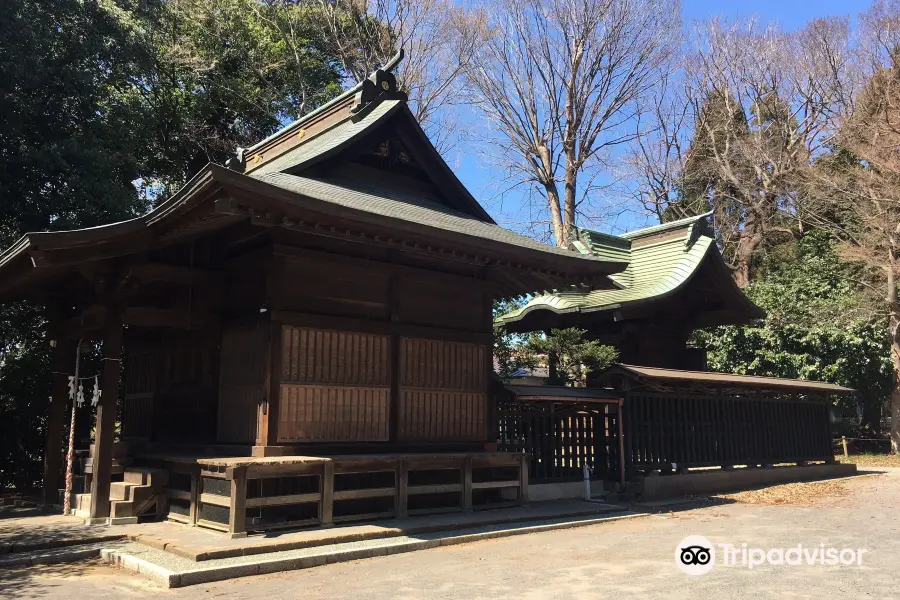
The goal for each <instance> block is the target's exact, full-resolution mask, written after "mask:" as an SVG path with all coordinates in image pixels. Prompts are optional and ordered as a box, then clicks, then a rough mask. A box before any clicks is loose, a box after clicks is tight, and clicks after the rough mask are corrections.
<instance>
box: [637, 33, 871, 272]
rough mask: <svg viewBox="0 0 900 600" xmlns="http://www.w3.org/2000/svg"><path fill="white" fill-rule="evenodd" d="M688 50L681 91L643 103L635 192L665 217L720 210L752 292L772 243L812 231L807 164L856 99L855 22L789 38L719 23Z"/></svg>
mask: <svg viewBox="0 0 900 600" xmlns="http://www.w3.org/2000/svg"><path fill="white" fill-rule="evenodd" d="M691 44H692V46H693V48H692V50H691V51H690V52H689V54H688V56H687V57H686V59H685V65H684V71H683V73H684V79H683V82H682V81H679V80H678V75H677V74H675V75H672V76H670V78H671V79H673V80H674V81H675V82H676V84H675V85H669V86H667V87H665V88H662V89H657V90H656V94H655V97H654V98H653V99H652V101H646V102H645V103H644V104H643V106H644V110H643V111H642V112H641V116H642V117H643V119H642V120H641V121H638V123H639V125H642V126H643V129H642V130H639V132H638V135H637V136H636V138H635V143H634V144H633V145H632V146H633V148H632V152H631V154H630V161H629V162H630V164H631V165H632V168H633V169H634V171H633V172H634V174H635V175H636V180H637V181H638V186H637V190H636V194H637V195H638V197H640V198H641V199H642V202H643V204H644V206H645V207H648V208H649V209H650V210H653V212H655V213H657V214H658V215H660V216H661V217H665V218H669V217H679V216H685V215H686V214H689V213H697V212H700V211H705V210H709V209H712V210H713V211H714V215H715V219H716V225H717V228H718V230H719V233H720V236H721V239H722V243H723V253H724V255H725V257H726V259H727V260H728V261H729V265H730V266H731V268H732V274H733V276H734V279H735V281H736V282H737V284H738V285H739V286H741V287H744V286H746V285H747V284H748V283H749V281H750V272H751V266H752V262H753V257H754V254H755V253H756V252H757V251H758V249H759V248H760V247H761V245H762V244H763V243H764V241H766V240H767V239H769V238H770V237H771V236H773V235H777V234H782V235H784V234H796V233H798V232H799V231H801V230H802V228H803V227H804V219H805V218H806V215H805V211H806V209H805V205H804V202H803V200H804V198H805V195H804V193H803V189H804V185H805V178H806V176H807V170H808V168H809V165H810V162H811V161H812V160H813V159H814V158H815V157H816V156H817V155H819V154H820V153H821V152H822V151H823V149H825V148H827V147H828V144H829V143H830V141H831V140H832V139H833V136H834V134H835V131H836V129H837V123H838V122H839V117H840V115H841V114H842V113H843V112H844V110H845V109H846V107H847V106H848V105H849V104H850V103H851V101H852V88H853V84H852V77H851V73H852V68H851V66H852V65H851V63H852V61H851V56H850V36H849V22H848V21H847V20H846V19H836V18H835V19H820V20H816V21H812V22H811V23H809V24H808V25H807V27H806V28H804V29H803V30H800V31H798V32H794V33H790V34H787V33H783V32H781V31H779V30H778V29H777V28H775V27H774V26H767V27H760V26H759V25H758V24H757V23H756V22H755V21H754V20H750V21H737V22H732V23H730V22H727V21H724V20H722V19H719V18H714V19H710V20H708V21H706V22H704V23H700V24H698V25H697V27H696V31H695V34H694V36H693V39H692V41H691ZM687 139H690V144H689V147H688V148H687V150H685V144H686V140H687Z"/></svg>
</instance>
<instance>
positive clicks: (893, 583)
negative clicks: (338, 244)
mask: <svg viewBox="0 0 900 600" xmlns="http://www.w3.org/2000/svg"><path fill="white" fill-rule="evenodd" d="M882 470H883V471H884V473H883V474H881V475H878V476H874V477H863V478H853V479H848V480H843V481H841V482H828V483H830V484H831V485H835V484H839V486H840V487H839V489H831V490H829V489H826V488H823V487H822V485H823V484H822V483H812V484H791V485H802V486H809V488H808V490H807V491H801V490H798V489H792V490H790V491H789V492H785V493H774V494H770V495H769V500H766V499H765V498H758V497H757V498H755V499H754V502H753V503H745V502H744V501H741V500H740V499H739V498H730V499H729V498H723V499H722V500H721V502H723V503H722V504H715V505H711V506H706V507H703V508H697V509H691V510H683V511H679V512H668V513H661V514H658V515H655V516H652V517H649V518H643V519H634V520H628V521H618V522H611V523H607V524H602V525H595V526H590V527H583V528H577V529H568V530H562V531H553V532H547V533H538V534H531V535H525V536H520V537H511V538H504V539H498V540H489V541H483V542H476V543H471V544H465V545H459V546H450V547H443V548H437V549H433V550H426V551H421V552H414V553H410V554H399V555H394V556H387V557H381V558H374V559H368V560H362V561H355V562H349V563H341V564H335V565H329V566H324V567H318V568H314V569H307V570H304V571H292V572H287V573H280V574H275V575H263V576H258V577H247V578H243V579H237V580H232V581H223V582H217V583H212V584H204V585H199V586H193V587H188V588H182V589H174V590H165V589H160V588H158V587H156V586H154V585H153V584H151V583H150V582H148V581H147V580H145V579H143V578H141V577H140V576H136V575H133V574H131V573H128V572H125V571H119V570H115V569H112V568H109V567H106V566H103V565H102V564H99V563H97V562H91V563H87V564H85V563H79V564H75V565H73V564H68V565H55V566H50V567H31V568H27V569H18V570H16V569H11V570H8V571H6V572H2V573H0V597H4V598H6V597H10V598H66V599H67V600H70V599H71V598H73V597H75V598H79V597H83V598H91V599H92V600H93V599H96V600H106V599H116V600H121V599H122V598H179V599H180V598H216V599H217V600H218V599H231V598H251V597H258V598H279V599H281V598H284V599H293V598H296V599H298V600H299V599H301V598H302V599H304V600H305V599H314V598H334V599H343V598H346V599H353V600H357V599H359V598H365V599H366V600H382V599H384V600H387V599H394V598H398V599H405V598H447V599H452V600H455V599H460V600H462V599H469V598H492V599H502V598H515V599H516V600H529V599H535V600H537V599H551V598H607V597H609V598H611V597H617V598H621V597H629V598H633V597H644V598H661V597H667V598H691V599H705V598H720V597H728V598H823V597H842V598H867V597H871V598H900V591H898V586H897V583H898V577H900V576H898V575H897V574H898V573H900V520H898V519H897V514H898V508H900V469H882ZM778 487H779V488H785V487H787V486H778ZM771 489H773V488H770V490H771ZM810 490H811V491H810ZM816 490H819V491H820V492H821V493H816ZM832 492H835V493H832ZM687 535H703V536H706V537H707V538H709V539H710V540H711V541H712V542H713V543H714V544H720V543H733V544H737V545H740V544H742V543H747V544H748V545H750V546H757V547H763V548H772V547H791V546H796V545H797V544H803V545H804V546H806V547H817V546H818V545H819V544H825V545H826V546H834V547H838V548H843V547H847V548H865V549H867V550H868V553H867V554H865V555H864V557H865V558H864V562H863V564H862V566H849V567H847V566H834V567H830V566H821V565H815V566H797V567H789V566H763V567H757V568H755V569H752V570H750V569H747V568H746V567H739V566H723V565H721V564H719V565H717V566H716V567H715V568H714V569H713V571H712V572H711V573H709V574H707V575H703V576H700V577H689V576H687V575H684V574H682V573H681V572H680V571H679V570H678V569H677V568H676V566H675V564H674V560H673V557H674V550H675V547H676V545H677V543H678V542H680V541H681V540H682V539H683V538H684V537H686V536H687Z"/></svg>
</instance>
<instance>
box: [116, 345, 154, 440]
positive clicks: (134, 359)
mask: <svg viewBox="0 0 900 600" xmlns="http://www.w3.org/2000/svg"><path fill="white" fill-rule="evenodd" d="M126 350H127V349H126ZM157 359H158V356H157V353H156V352H154V351H153V350H151V349H147V348H141V349H140V350H138V349H135V350H134V351H133V352H126V353H125V382H124V383H125V400H124V406H123V408H122V438H123V439H131V440H149V439H150V436H151V435H152V433H153V392H154V384H155V379H156V377H155V375H156V362H157Z"/></svg>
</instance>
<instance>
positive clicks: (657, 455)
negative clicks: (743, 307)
mask: <svg viewBox="0 0 900 600" xmlns="http://www.w3.org/2000/svg"><path fill="white" fill-rule="evenodd" d="M625 411H626V413H625V420H624V424H625V427H626V434H625V442H626V454H627V456H628V463H629V466H630V467H631V468H653V469H656V468H660V467H667V466H671V464H672V463H675V464H677V465H678V466H679V467H707V466H717V465H736V464H737V465H741V464H775V463H779V462H795V461H804V460H830V459H833V454H832V452H831V432H830V427H831V424H830V419H829V405H828V403H826V402H822V401H815V400H799V399H795V398H791V397H785V398H757V397H753V396H746V397H731V396H712V395H711V396H702V395H687V394H683V395H682V394H662V393H645V392H631V393H629V394H628V396H627V398H626V405H625Z"/></svg>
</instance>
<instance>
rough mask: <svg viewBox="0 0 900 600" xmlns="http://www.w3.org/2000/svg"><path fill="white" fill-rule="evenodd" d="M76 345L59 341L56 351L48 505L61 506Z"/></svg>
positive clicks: (48, 437) (47, 468) (46, 467)
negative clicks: (65, 440) (64, 455)
mask: <svg viewBox="0 0 900 600" xmlns="http://www.w3.org/2000/svg"><path fill="white" fill-rule="evenodd" d="M75 346H76V342H72V341H69V340H60V339H57V340H56V347H55V348H53V361H52V375H51V377H52V381H51V388H50V394H51V395H50V406H49V410H48V414H47V430H46V436H45V440H44V492H43V502H44V504H57V503H58V502H59V490H60V489H61V488H62V487H63V481H62V450H63V429H64V427H65V422H66V413H67V411H66V408H67V407H68V406H69V371H68V369H69V367H70V364H71V367H72V368H73V371H74V366H75V365H74V362H75Z"/></svg>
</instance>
